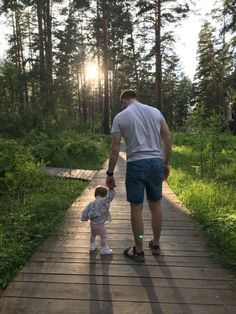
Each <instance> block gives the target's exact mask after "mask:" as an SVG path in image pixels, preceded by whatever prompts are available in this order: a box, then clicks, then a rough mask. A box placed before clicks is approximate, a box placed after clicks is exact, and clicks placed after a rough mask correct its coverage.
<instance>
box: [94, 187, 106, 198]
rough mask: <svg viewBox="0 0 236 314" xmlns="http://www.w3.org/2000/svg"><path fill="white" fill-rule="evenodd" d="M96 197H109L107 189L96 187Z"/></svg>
mask: <svg viewBox="0 0 236 314" xmlns="http://www.w3.org/2000/svg"><path fill="white" fill-rule="evenodd" d="M94 195H95V197H96V196H101V197H105V196H107V188H105V187H104V186H98V187H96V190H95V193H94Z"/></svg>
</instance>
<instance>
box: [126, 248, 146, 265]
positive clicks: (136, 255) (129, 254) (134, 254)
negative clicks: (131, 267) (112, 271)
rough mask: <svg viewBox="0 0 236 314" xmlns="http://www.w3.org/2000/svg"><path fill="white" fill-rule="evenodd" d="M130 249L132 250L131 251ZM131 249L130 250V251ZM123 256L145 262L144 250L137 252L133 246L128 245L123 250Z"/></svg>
mask: <svg viewBox="0 0 236 314" xmlns="http://www.w3.org/2000/svg"><path fill="white" fill-rule="evenodd" d="M131 250H132V251H131ZM130 251H131V252H130ZM124 256H125V257H129V258H131V259H133V260H134V261H136V262H139V263H143V262H145V258H144V252H140V253H138V252H137V251H136V248H135V246H133V247H128V248H126V249H125V250H124Z"/></svg>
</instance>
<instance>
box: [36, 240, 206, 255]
mask: <svg viewBox="0 0 236 314" xmlns="http://www.w3.org/2000/svg"><path fill="white" fill-rule="evenodd" d="M123 249H124V247H123V248H120V249H117V248H116V249H114V248H113V252H114V254H115V255H117V254H118V255H123ZM38 252H57V253H62V252H65V253H68V252H69V253H86V252H88V246H84V247H81V246H79V247H74V246H61V245H58V246H55V245H47V244H46V243H44V244H43V245H41V246H40V247H39V249H38ZM162 255H164V256H165V255H168V256H201V257H208V256H209V255H210V253H209V252H208V251H205V250H204V251H186V250H175V249H173V248H172V249H169V250H164V251H161V256H162Z"/></svg>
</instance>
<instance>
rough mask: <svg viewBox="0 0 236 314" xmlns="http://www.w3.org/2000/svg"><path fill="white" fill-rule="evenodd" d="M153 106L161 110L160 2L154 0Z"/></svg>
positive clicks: (159, 0)
mask: <svg viewBox="0 0 236 314" xmlns="http://www.w3.org/2000/svg"><path fill="white" fill-rule="evenodd" d="M155 55H156V74H155V105H156V107H157V108H158V109H159V110H163V95H162V54H161V0H155Z"/></svg>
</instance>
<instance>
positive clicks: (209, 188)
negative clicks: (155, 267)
mask: <svg viewBox="0 0 236 314" xmlns="http://www.w3.org/2000/svg"><path fill="white" fill-rule="evenodd" d="M197 140H198V138H197V136H195V135H194V134H181V133H178V134H175V135H174V144H175V145H174V149H173V157H172V171H171V175H170V178H169V180H168V182H169V184H170V186H171V187H172V188H173V190H174V191H175V193H176V194H177V195H178V196H179V197H180V199H181V200H182V202H183V203H184V204H185V205H186V206H187V207H188V208H189V209H190V210H191V213H192V214H193V216H194V217H196V219H197V220H198V221H199V222H200V224H201V226H202V228H203V230H204V232H205V233H206V235H207V236H208V238H209V240H210V243H211V244H212V245H214V246H215V248H216V251H217V252H218V256H219V258H220V260H221V261H222V262H223V263H224V265H226V266H229V267H231V268H233V269H234V270H236V141H235V137H233V136H230V135H220V136H219V141H220V146H218V148H217V149H218V150H217V160H216V161H217V162H216V166H215V169H214V171H211V169H210V165H211V162H210V161H211V160H210V159H207V158H205V160H204V165H203V167H204V169H203V170H204V171H203V174H204V176H202V174H201V171H200V167H201V161H200V159H201V158H200V152H199V149H198V142H197ZM206 141H207V139H206Z"/></svg>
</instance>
